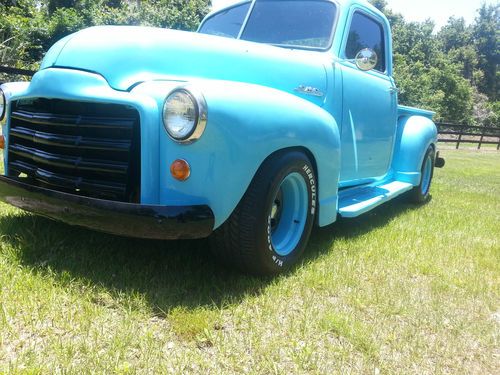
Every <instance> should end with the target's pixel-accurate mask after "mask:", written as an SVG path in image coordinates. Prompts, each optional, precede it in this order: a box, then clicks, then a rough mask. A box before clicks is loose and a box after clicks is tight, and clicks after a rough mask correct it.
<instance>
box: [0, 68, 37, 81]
mask: <svg viewBox="0 0 500 375" xmlns="http://www.w3.org/2000/svg"><path fill="white" fill-rule="evenodd" d="M1 73H3V74H7V76H24V77H31V76H33V75H34V74H35V73H36V72H35V71H33V70H28V69H18V68H11V67H10V66H1V65H0V74H1ZM2 83H3V82H2V80H1V78H0V85H1V84H2Z"/></svg>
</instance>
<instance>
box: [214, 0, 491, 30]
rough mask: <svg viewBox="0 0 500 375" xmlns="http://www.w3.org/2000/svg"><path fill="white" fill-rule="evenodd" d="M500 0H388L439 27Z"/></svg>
mask: <svg viewBox="0 0 500 375" xmlns="http://www.w3.org/2000/svg"><path fill="white" fill-rule="evenodd" d="M499 1H500V0H388V1H387V2H388V4H389V8H390V9H392V10H393V11H395V12H398V13H401V14H403V16H404V17H405V18H406V20H408V21H425V20H426V19H427V18H431V19H432V20H434V22H435V23H436V26H437V28H441V27H442V26H443V25H445V24H446V22H447V21H448V18H449V17H451V16H455V17H463V18H465V20H466V21H467V23H472V22H473V21H474V18H475V16H476V10H477V9H478V8H479V7H480V6H481V4H482V3H487V4H498V2H499ZM236 2H238V0H212V4H213V8H214V9H217V8H221V7H223V6H225V5H228V4H233V3H236Z"/></svg>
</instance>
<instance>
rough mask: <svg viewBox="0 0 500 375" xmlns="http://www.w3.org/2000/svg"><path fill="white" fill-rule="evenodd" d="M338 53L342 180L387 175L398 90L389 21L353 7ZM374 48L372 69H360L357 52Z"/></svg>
mask: <svg viewBox="0 0 500 375" xmlns="http://www.w3.org/2000/svg"><path fill="white" fill-rule="evenodd" d="M346 27H347V28H346V32H345V33H344V35H345V37H344V38H345V40H344V43H343V47H342V52H341V54H340V56H341V58H342V60H341V62H340V64H339V67H340V68H341V71H342V85H343V110H342V113H343V115H342V125H341V127H342V132H341V133H342V135H341V138H342V139H341V141H342V156H341V160H342V162H341V175H340V180H341V183H342V184H344V185H345V186H348V185H356V184H361V183H365V182H368V181H369V180H370V179H373V178H380V177H383V176H384V175H386V174H387V173H388V171H389V168H390V165H391V158H392V151H393V147H394V137H395V130H396V122H397V95H396V91H395V87H394V82H393V80H392V78H391V75H390V74H391V70H392V69H391V60H390V56H391V55H390V54H391V48H390V46H391V40H390V33H389V31H388V26H387V25H386V24H385V23H384V22H383V20H382V19H381V18H379V17H377V16H376V15H372V14H369V13H367V12H365V10H363V9H354V10H352V11H351V14H350V17H349V21H348V22H347V26H346ZM366 48H369V49H371V50H373V51H375V52H376V54H377V57H378V62H377V64H376V66H375V68H374V69H372V70H369V71H362V70H360V69H359V68H358V67H357V66H356V64H355V63H354V58H355V56H356V55H357V53H358V52H360V51H361V50H363V49H366Z"/></svg>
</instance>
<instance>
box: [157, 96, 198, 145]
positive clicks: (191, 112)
mask: <svg viewBox="0 0 500 375" xmlns="http://www.w3.org/2000/svg"><path fill="white" fill-rule="evenodd" d="M206 124H207V104H206V102H205V98H204V97H203V95H202V94H201V93H199V92H198V91H196V90H194V89H191V88H186V87H182V88H177V89H175V90H173V91H172V92H171V93H170V94H169V95H168V96H167V98H166V99H165V103H164V104H163V125H164V126H165V130H166V131H167V133H168V135H169V136H170V137H171V138H172V139H173V140H174V141H176V142H180V143H192V142H194V141H196V140H197V139H199V138H200V137H201V135H202V134H203V131H204V130H205V126H206Z"/></svg>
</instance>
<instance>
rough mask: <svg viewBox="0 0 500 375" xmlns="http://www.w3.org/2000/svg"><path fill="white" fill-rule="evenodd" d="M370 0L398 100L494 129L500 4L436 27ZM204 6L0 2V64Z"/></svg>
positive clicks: (24, 63)
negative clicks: (389, 40) (91, 32)
mask: <svg viewBox="0 0 500 375" xmlns="http://www.w3.org/2000/svg"><path fill="white" fill-rule="evenodd" d="M370 1H371V2H372V3H373V4H374V5H375V6H376V7H377V8H378V9H380V10H381V11H383V12H384V13H385V14H386V15H387V17H388V18H389V20H390V22H391V25H392V31H393V40H394V66H395V72H394V76H395V80H396V83H397V85H398V87H399V88H400V90H401V92H400V94H399V98H400V102H401V103H402V104H405V105H410V106H418V107H422V108H427V109H431V110H434V111H436V112H437V115H436V118H437V120H438V121H443V120H446V121H450V122H455V123H465V124H471V125H481V126H498V124H499V122H500V102H499V84H498V81H499V72H498V64H499V59H500V47H499V42H498V41H499V34H500V5H499V4H497V5H486V4H484V5H482V6H481V7H480V8H479V9H478V10H477V14H476V18H475V21H474V22H473V23H472V24H471V25H467V24H466V22H465V20H464V19H463V18H453V17H452V18H450V19H449V20H448V23H447V24H446V25H445V26H444V27H443V28H441V30H439V31H437V32H436V31H435V25H434V23H433V22H432V21H430V20H428V21H425V22H408V21H406V20H405V19H404V17H403V16H402V15H401V14H398V13H394V12H393V11H392V10H391V9H389V8H388V5H387V1H386V0H370ZM209 10H210V0H149V1H145V0H0V65H7V66H11V67H18V68H28V69H37V67H38V66H39V63H40V61H41V59H42V58H43V55H44V54H45V52H46V51H47V50H48V49H49V48H50V46H51V45H52V44H54V43H55V42H56V41H57V40H59V39H61V38H62V37H64V36H66V35H68V34H70V33H73V32H75V31H78V30H80V29H82V28H85V27H89V26H94V25H110V24H115V25H116V24H117V25H144V26H157V27H165V28H175V29H181V30H196V28H197V27H198V25H199V23H200V21H201V20H202V19H203V17H204V16H205V15H206V14H207V13H208V11H209ZM5 79H6V77H2V76H1V75H0V81H1V80H5Z"/></svg>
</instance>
